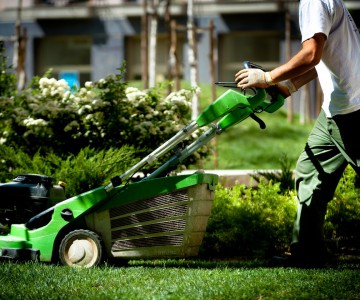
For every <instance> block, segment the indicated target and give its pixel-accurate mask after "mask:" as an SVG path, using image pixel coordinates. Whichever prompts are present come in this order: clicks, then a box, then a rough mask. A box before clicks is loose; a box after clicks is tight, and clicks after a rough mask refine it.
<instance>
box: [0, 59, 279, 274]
mask: <svg viewBox="0 0 360 300" xmlns="http://www.w3.org/2000/svg"><path fill="white" fill-rule="evenodd" d="M250 67H253V66H252V65H250ZM217 84H219V85H222V86H226V87H229V88H230V89H229V90H227V91H226V92H225V93H224V94H223V95H221V96H220V97H219V98H218V99H217V100H216V101H214V102H213V103H212V104H211V105H209V106H208V107H207V108H206V109H205V110H204V111H203V112H202V113H200V115H199V116H198V117H197V118H196V120H193V121H191V122H190V123H189V124H188V125H186V126H185V127H184V128H183V129H182V130H180V131H179V132H178V133H177V134H176V135H175V136H173V137H172V138H171V139H169V140H168V141H167V142H165V143H164V144H163V145H162V146H160V147H159V148H157V149H156V150H154V151H153V152H152V153H151V154H149V155H148V156H146V157H145V158H144V159H142V160H141V161H140V162H138V163H137V164H136V165H134V166H133V167H132V168H130V169H129V170H128V171H126V172H125V173H124V174H122V175H120V176H116V177H114V178H112V179H111V182H110V183H109V184H108V185H107V186H101V187H98V188H96V189H93V190H90V191H88V192H85V193H83V194H80V195H77V196H74V197H72V198H69V199H65V193H64V188H63V186H62V185H54V182H53V178H51V177H48V176H42V175H37V174H22V175H19V176H18V177H16V178H15V179H14V181H13V182H9V183H4V184H0V225H1V226H0V257H2V258H9V259H15V260H36V261H41V262H54V261H60V263H61V264H63V265H67V266H82V267H92V266H96V265H98V264H100V263H101V262H102V261H103V260H104V259H110V258H123V259H132V258H161V257H162V258H163V257H192V256H196V255H198V251H199V247H200V245H201V243H202V240H203V237H204V234H205V230H206V226H207V222H208V218H209V215H210V212H211V205H212V200H213V197H214V191H215V186H216V184H217V181H218V176H217V175H215V174H206V173H205V172H203V171H197V172H194V173H193V174H190V175H173V176H165V177H163V174H164V173H166V172H167V171H168V170H171V169H174V168H176V166H178V165H179V164H180V163H181V162H182V161H183V160H184V159H186V158H187V157H188V156H189V155H192V154H193V153H194V152H195V151H197V150H198V149H199V148H200V147H202V146H203V145H205V144H207V143H208V142H209V141H210V140H211V139H213V138H214V137H215V136H217V135H219V134H221V133H222V132H224V131H225V130H226V129H227V128H229V127H231V126H234V125H235V124H237V123H239V122H242V121H243V120H245V119H246V118H248V117H251V118H253V119H254V120H255V121H257V122H258V123H259V124H260V127H261V128H264V127H265V124H264V123H263V122H262V120H260V119H259V118H258V117H257V116H256V114H257V113H261V112H263V111H266V112H268V113H273V112H275V111H276V110H278V109H279V108H280V107H281V106H282V105H283V104H284V97H282V96H281V95H280V94H279V93H277V92H276V90H273V87H272V88H271V89H267V90H264V89H256V90H253V91H252V92H251V95H246V94H244V93H242V91H241V92H238V91H236V84H235V83H234V82H230V83H229V82H226V83H217ZM247 92H248V91H247ZM201 128H208V129H207V130H206V131H204V133H203V134H202V135H201V136H200V137H199V138H198V139H196V140H195V141H194V142H192V143H191V144H190V145H188V146H186V147H183V148H181V147H180V146H179V145H181V142H182V141H183V140H184V139H187V138H189V137H190V136H191V134H192V133H194V132H195V131H197V130H199V129H201ZM175 148H176V149H177V151H176V154H175V155H174V156H173V157H171V158H170V159H169V160H168V161H167V162H165V163H164V164H163V165H161V166H160V167H159V168H158V169H156V170H155V171H154V172H153V173H151V174H149V175H148V176H146V177H144V178H143V179H141V180H140V181H137V182H131V183H129V179H130V178H131V177H132V176H133V175H134V174H135V173H137V172H139V171H140V170H141V168H143V167H144V166H145V165H147V164H152V163H153V162H154V161H155V160H157V159H158V158H159V157H160V156H162V155H164V154H165V153H167V152H168V151H170V150H172V149H175ZM179 148H180V149H179Z"/></svg>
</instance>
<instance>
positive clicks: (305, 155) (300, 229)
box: [291, 110, 360, 259]
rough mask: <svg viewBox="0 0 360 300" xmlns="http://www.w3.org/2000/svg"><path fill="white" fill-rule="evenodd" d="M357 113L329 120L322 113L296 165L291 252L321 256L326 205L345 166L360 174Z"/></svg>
mask: <svg viewBox="0 0 360 300" xmlns="http://www.w3.org/2000/svg"><path fill="white" fill-rule="evenodd" d="M359 129H360V110H357V111H355V112H353V113H350V114H346V115H338V116H334V117H333V118H331V119H329V118H326V116H325V113H324V111H321V113H320V115H319V117H318V119H317V120H316V123H315V125H314V128H313V129H312V131H311V133H310V135H309V138H308V140H307V143H306V145H305V149H304V150H303V152H302V153H301V155H300V157H299V159H298V162H297V165H296V175H295V176H296V178H295V179H296V191H297V196H298V209H297V216H296V220H295V223H294V229H293V237H292V245H291V252H292V255H294V256H299V257H313V258H314V259H317V258H318V257H322V256H323V255H324V251H326V250H325V249H326V248H325V245H324V243H323V225H324V219H325V214H326V209H327V204H328V202H329V201H330V200H331V199H332V198H333V195H334V192H335V189H336V186H337V184H338V183H339V180H340V178H341V176H342V174H343V172H344V170H345V168H346V166H347V165H348V164H350V165H351V166H352V167H353V168H354V170H355V171H356V173H357V174H358V175H360V140H359V133H358V132H359Z"/></svg>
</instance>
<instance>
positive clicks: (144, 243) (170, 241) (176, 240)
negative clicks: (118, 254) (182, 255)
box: [112, 235, 184, 251]
mask: <svg viewBox="0 0 360 300" xmlns="http://www.w3.org/2000/svg"><path fill="white" fill-rule="evenodd" d="M183 239H184V236H183V235H167V236H158V237H148V238H140V239H132V240H125V241H116V242H115V243H114V244H113V246H112V250H113V251H119V250H124V249H131V248H139V247H154V246H169V245H170V246H181V244H182V242H183Z"/></svg>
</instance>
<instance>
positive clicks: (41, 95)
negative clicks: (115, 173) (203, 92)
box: [0, 66, 196, 158]
mask: <svg viewBox="0 0 360 300" xmlns="http://www.w3.org/2000/svg"><path fill="white" fill-rule="evenodd" d="M124 72H125V68H124V66H123V67H122V68H120V69H119V74H115V75H109V76H107V77H106V78H104V79H100V80H99V81H98V82H86V83H85V86H84V87H81V88H79V89H77V90H71V89H70V88H69V86H68V85H67V83H66V81H64V80H56V79H55V78H48V77H46V76H50V74H51V73H50V72H48V73H47V74H45V75H44V77H42V78H40V77H35V78H33V80H32V82H31V84H30V85H29V87H27V88H26V89H24V90H23V91H21V92H19V93H18V94H16V95H15V97H12V98H6V99H4V104H3V106H2V108H3V112H2V116H3V120H4V123H3V124H1V125H0V128H1V129H3V130H2V132H1V142H2V144H6V145H8V146H13V147H16V148H21V149H22V150H23V151H24V152H25V153H28V154H30V155H34V154H35V153H37V152H39V151H40V152H41V153H43V154H45V153H49V152H54V153H56V154H58V155H60V156H62V157H64V158H66V157H67V155H68V154H70V153H72V154H76V153H78V152H79V151H80V149H82V148H84V147H90V148H94V149H97V150H102V149H108V148H110V147H113V148H120V147H122V146H124V145H131V146H133V147H135V148H137V149H138V152H139V153H140V152H141V151H150V150H154V149H155V148H156V147H158V146H159V145H160V144H162V143H163V142H164V141H165V140H167V139H168V138H170V137H171V136H173V135H174V134H175V133H177V132H178V131H179V130H180V129H181V128H182V127H183V126H184V125H185V124H187V123H188V122H189V118H190V111H191V105H190V103H191V98H192V95H193V93H195V92H196V91H195V90H180V91H177V92H174V93H171V94H170V95H167V94H166V92H165V90H166V87H167V86H166V85H159V86H157V87H155V88H153V89H149V90H144V91H141V90H139V89H137V88H132V87H128V86H127V83H125V82H123V74H124ZM5 104H6V105H5ZM140 150H141V151H140Z"/></svg>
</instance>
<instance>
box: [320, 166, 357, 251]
mask: <svg viewBox="0 0 360 300" xmlns="http://www.w3.org/2000/svg"><path fill="white" fill-rule="evenodd" d="M358 182H359V177H358V175H357V174H356V173H355V171H354V170H353V169H352V168H351V167H348V168H347V169H346V170H345V173H344V175H343V177H342V178H341V180H340V182H339V185H338V187H337V189H336V192H335V196H334V199H333V200H332V201H330V202H329V204H328V211H327V214H326V220H325V235H326V238H328V239H335V240H338V241H339V243H340V245H339V246H340V247H341V246H344V247H348V246H349V244H348V243H349V240H350V244H351V242H354V241H355V242H357V245H356V246H358V247H359V246H360V221H359V216H360V201H359V199H360V188H359V186H358V185H357V184H358Z"/></svg>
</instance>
